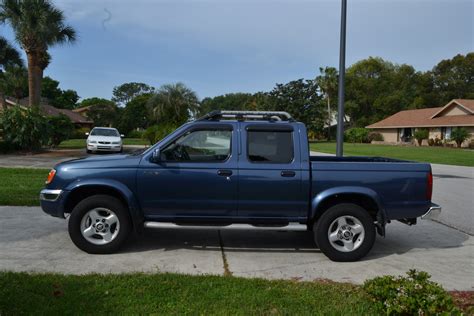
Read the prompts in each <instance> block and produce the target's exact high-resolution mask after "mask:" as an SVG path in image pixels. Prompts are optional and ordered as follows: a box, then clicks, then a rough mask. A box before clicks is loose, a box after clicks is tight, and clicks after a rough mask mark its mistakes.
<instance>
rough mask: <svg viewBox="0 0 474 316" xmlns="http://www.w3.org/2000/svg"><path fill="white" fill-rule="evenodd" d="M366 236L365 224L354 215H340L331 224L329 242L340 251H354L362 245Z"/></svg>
mask: <svg viewBox="0 0 474 316" xmlns="http://www.w3.org/2000/svg"><path fill="white" fill-rule="evenodd" d="M364 238H365V229H364V226H363V225H362V223H361V222H360V221H359V220H358V219H357V218H355V217H354V216H348V215H345V216H340V217H338V218H336V219H335V220H334V221H333V222H332V223H331V225H329V230H328V239H329V243H330V244H331V246H332V247H334V249H336V250H338V251H341V252H351V251H354V250H356V249H357V248H359V247H360V245H362V243H363V242H364Z"/></svg>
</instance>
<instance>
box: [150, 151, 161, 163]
mask: <svg viewBox="0 0 474 316" xmlns="http://www.w3.org/2000/svg"><path fill="white" fill-rule="evenodd" d="M151 160H152V161H153V162H158V161H160V149H159V148H157V149H155V150H153V155H152V157H151Z"/></svg>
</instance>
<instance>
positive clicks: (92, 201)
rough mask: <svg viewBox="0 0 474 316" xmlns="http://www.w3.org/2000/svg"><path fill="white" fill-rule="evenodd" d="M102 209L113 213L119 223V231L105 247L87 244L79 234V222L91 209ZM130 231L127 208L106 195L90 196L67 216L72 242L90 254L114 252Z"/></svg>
mask: <svg viewBox="0 0 474 316" xmlns="http://www.w3.org/2000/svg"><path fill="white" fill-rule="evenodd" d="M98 207H103V208H107V209H110V210H111V211H113V212H114V213H115V214H116V215H117V218H118V220H119V222H120V230H119V233H118V235H117V236H116V237H115V239H114V240H113V241H111V242H110V243H108V244H105V245H95V244H92V243H90V242H88V241H87V240H86V239H85V238H84V236H82V233H81V221H82V218H83V217H84V215H85V214H86V213H87V212H88V211H90V210H91V209H94V208H98ZM130 230H131V221H130V216H129V214H128V211H127V208H126V207H125V206H124V205H123V203H122V202H121V201H120V200H118V199H117V198H115V197H112V196H108V195H94V196H90V197H88V198H86V199H84V200H82V201H81V202H79V203H78V204H77V205H76V207H74V209H73V211H72V212H71V216H69V222H68V231H69V236H70V237H71V240H72V242H73V243H74V244H75V245H76V246H77V247H78V248H79V249H81V250H83V251H85V252H87V253H92V254H106V253H113V252H116V251H117V250H118V249H119V248H120V247H121V246H122V245H123V243H124V242H125V241H126V239H127V237H128V235H129V232H130Z"/></svg>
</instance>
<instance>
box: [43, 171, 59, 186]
mask: <svg viewBox="0 0 474 316" xmlns="http://www.w3.org/2000/svg"><path fill="white" fill-rule="evenodd" d="M55 175H56V170H54V169H51V171H50V172H49V173H48V178H46V182H45V183H46V184H50V183H51V182H52V181H53V179H54V176H55Z"/></svg>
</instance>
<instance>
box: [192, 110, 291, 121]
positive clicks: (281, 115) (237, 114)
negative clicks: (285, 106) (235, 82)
mask: <svg viewBox="0 0 474 316" xmlns="http://www.w3.org/2000/svg"><path fill="white" fill-rule="evenodd" d="M221 118H235V119H237V120H245V119H264V120H272V121H282V120H285V121H294V119H293V117H292V116H291V115H290V114H289V113H288V112H283V111H212V112H209V113H207V114H206V115H204V116H203V117H201V118H199V119H198V120H199V121H205V120H216V119H221Z"/></svg>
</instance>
